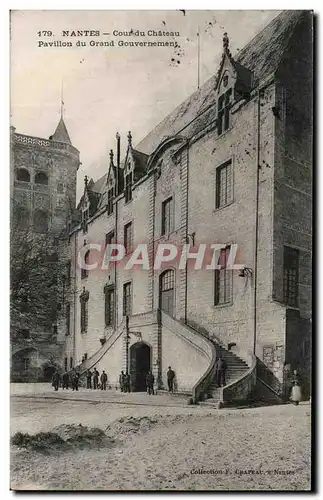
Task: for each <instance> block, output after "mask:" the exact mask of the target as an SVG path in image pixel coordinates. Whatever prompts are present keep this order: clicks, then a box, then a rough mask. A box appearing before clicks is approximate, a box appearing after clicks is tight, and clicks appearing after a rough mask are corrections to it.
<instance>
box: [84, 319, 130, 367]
mask: <svg viewBox="0 0 323 500" xmlns="http://www.w3.org/2000/svg"><path fill="white" fill-rule="evenodd" d="M125 326H126V322H125V320H124V319H123V320H122V322H121V323H120V325H119V326H118V328H117V329H116V330H114V332H113V333H112V334H111V335H110V337H109V338H108V339H107V340H106V342H105V343H104V344H103V345H102V346H101V347H100V349H99V350H98V351H97V352H95V353H94V354H93V355H92V356H91V357H90V358H88V359H86V360H85V361H83V362H82V363H81V364H80V365H78V366H77V367H76V369H77V371H78V373H79V374H80V375H82V374H83V373H85V372H86V371H87V370H90V369H91V368H93V367H94V366H95V365H96V364H97V363H98V362H99V361H100V360H101V359H102V358H103V356H104V355H105V353H106V352H107V351H108V350H109V349H111V347H112V346H113V345H114V344H115V342H116V341H117V340H118V338H119V337H120V336H121V335H122V333H123V332H124V329H125Z"/></svg>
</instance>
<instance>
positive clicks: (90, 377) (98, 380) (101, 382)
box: [86, 368, 108, 391]
mask: <svg viewBox="0 0 323 500" xmlns="http://www.w3.org/2000/svg"><path fill="white" fill-rule="evenodd" d="M92 381H93V389H101V390H102V391H106V389H107V382H108V376H107V374H106V373H105V371H104V370H102V373H101V376H100V373H99V372H98V370H97V369H96V368H94V370H93V372H91V370H87V372H86V388H87V389H92Z"/></svg>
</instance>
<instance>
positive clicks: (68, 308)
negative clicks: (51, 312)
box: [66, 304, 71, 335]
mask: <svg viewBox="0 0 323 500" xmlns="http://www.w3.org/2000/svg"><path fill="white" fill-rule="evenodd" d="M70 330H71V305H70V304H66V335H69V334H70V333H71V332H70Z"/></svg>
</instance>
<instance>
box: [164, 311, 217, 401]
mask: <svg viewBox="0 0 323 500" xmlns="http://www.w3.org/2000/svg"><path fill="white" fill-rule="evenodd" d="M161 322H162V325H164V326H166V327H168V328H169V329H170V330H171V331H172V332H174V333H175V334H177V335H180V336H181V337H183V338H184V339H185V340H186V341H187V342H189V343H190V344H192V345H193V346H194V347H195V348H196V349H197V350H198V351H199V352H200V353H201V354H203V355H204V356H205V357H206V358H207V360H208V361H209V366H208V368H207V370H206V371H205V372H204V373H203V374H202V376H201V377H200V378H199V379H198V381H197V382H196V383H195V385H194V386H193V389H192V397H193V400H194V401H198V400H199V399H200V395H201V393H203V392H204V391H206V389H207V387H208V386H209V385H210V383H211V381H212V379H213V377H214V372H215V362H216V349H215V345H214V344H213V342H211V340H209V339H208V338H207V337H206V336H205V335H203V334H201V333H199V332H197V331H195V330H193V329H192V328H189V327H188V326H186V325H185V324H183V323H182V322H181V321H178V320H176V319H175V318H173V317H171V316H169V315H168V314H167V313H165V312H164V311H161Z"/></svg>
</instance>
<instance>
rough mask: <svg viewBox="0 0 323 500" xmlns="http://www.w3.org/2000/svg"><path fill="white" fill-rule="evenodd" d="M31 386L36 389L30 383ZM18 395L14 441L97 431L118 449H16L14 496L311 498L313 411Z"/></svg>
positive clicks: (110, 395)
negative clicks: (244, 494) (125, 493)
mask: <svg viewBox="0 0 323 500" xmlns="http://www.w3.org/2000/svg"><path fill="white" fill-rule="evenodd" d="M30 386H31V384H30ZM30 386H29V388H28V389H27V385H25V387H18V385H17V386H16V387H13V388H12V391H11V394H12V395H11V435H14V434H15V433H16V432H18V431H20V432H24V433H25V432H28V433H29V434H35V433H38V432H40V431H51V430H53V429H55V428H57V427H59V428H63V427H64V426H65V427H66V426H67V427H68V426H69V425H77V426H78V425H79V424H82V425H86V426H89V427H99V428H100V429H102V430H104V431H105V433H106V434H107V435H108V436H110V437H111V439H112V440H113V442H114V444H113V446H107V447H105V448H104V447H103V448H102V447H101V448H99V449H92V448H91V447H90V448H82V449H74V450H54V451H51V452H50V453H43V452H40V451H35V450H31V449H25V448H21V447H18V446H14V445H12V447H11V450H12V451H11V488H12V489H14V490H234V491H239V490H285V491H288V490H291V491H295V490H303V491H304V490H309V489H310V454H311V449H310V446H311V434H310V432H311V428H310V426H311V407H310V405H309V404H308V403H303V404H301V405H299V406H298V407H296V406H293V405H281V406H270V407H260V408H248V409H230V410H229V409H222V410H215V409H213V408H210V407H206V406H204V407H202V406H198V407H192V406H187V405H186V402H185V400H183V399H181V398H177V397H175V396H174V397H171V396H168V395H158V396H147V395H146V394H142V393H141V394H138V393H137V394H129V395H127V394H120V393H115V392H114V391H107V393H106V394H104V395H103V394H102V393H101V394H100V391H97V392H95V393H94V391H88V392H86V390H83V391H80V392H79V393H72V392H69V393H64V394H63V393H62V392H61V391H60V392H58V393H55V394H54V393H53V392H52V391H51V390H49V389H48V388H46V387H44V388H41V387H40V385H39V387H38V389H37V391H35V389H33V388H31V387H30Z"/></svg>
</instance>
